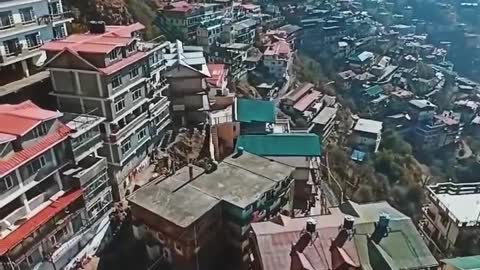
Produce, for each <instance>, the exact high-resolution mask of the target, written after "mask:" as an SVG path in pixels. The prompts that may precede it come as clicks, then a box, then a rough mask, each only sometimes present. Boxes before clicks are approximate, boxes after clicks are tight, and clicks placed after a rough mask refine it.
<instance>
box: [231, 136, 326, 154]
mask: <svg viewBox="0 0 480 270" xmlns="http://www.w3.org/2000/svg"><path fill="white" fill-rule="evenodd" d="M240 146H241V147H243V148H244V150H245V151H248V152H250V153H253V154H256V155H259V156H307V157H311V156H320V152H321V151H320V148H321V146H320V137H318V136H317V135H315V134H310V133H305V134H298V133H294V134H270V135H240V137H239V138H238V140H237V148H238V147H240Z"/></svg>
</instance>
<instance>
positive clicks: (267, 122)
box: [234, 98, 275, 134]
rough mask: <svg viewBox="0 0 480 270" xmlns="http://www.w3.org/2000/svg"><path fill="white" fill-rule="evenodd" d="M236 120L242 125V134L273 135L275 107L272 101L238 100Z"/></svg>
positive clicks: (235, 105) (235, 113)
mask: <svg viewBox="0 0 480 270" xmlns="http://www.w3.org/2000/svg"><path fill="white" fill-rule="evenodd" d="M234 110H235V111H234V120H235V121H236V122H239V123H240V133H241V134H267V133H272V132H273V129H274V123H275V105H274V104H273V102H271V101H264V100H256V99H246V98H236V99H235V104H234Z"/></svg>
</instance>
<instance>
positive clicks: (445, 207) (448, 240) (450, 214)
mask: <svg viewBox="0 0 480 270" xmlns="http://www.w3.org/2000/svg"><path fill="white" fill-rule="evenodd" d="M427 191H428V204H427V205H428V207H426V208H425V209H424V215H423V217H424V218H423V220H422V221H421V223H420V224H421V227H422V228H423V232H424V233H425V235H426V236H427V239H428V240H429V241H430V243H429V244H430V245H431V247H432V248H433V249H432V250H436V251H440V252H441V253H440V254H442V253H444V254H446V253H448V252H450V251H452V250H454V249H455V248H458V247H460V246H462V244H465V241H466V240H467V239H468V238H469V237H470V236H469V235H472V234H478V232H479V230H480V205H479V200H480V183H468V184H456V183H451V182H448V183H439V184H435V185H431V186H428V187H427Z"/></svg>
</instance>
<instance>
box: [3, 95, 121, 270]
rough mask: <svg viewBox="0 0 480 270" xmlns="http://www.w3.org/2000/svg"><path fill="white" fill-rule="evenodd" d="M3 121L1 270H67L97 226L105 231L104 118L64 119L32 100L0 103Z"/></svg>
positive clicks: (107, 194)
mask: <svg viewBox="0 0 480 270" xmlns="http://www.w3.org/2000/svg"><path fill="white" fill-rule="evenodd" d="M0 119H1V120H0V121H1V122H2V125H1V127H0V134H1V138H2V139H1V147H2V149H3V151H2V156H1V158H0V176H1V182H0V183H1V193H0V204H1V209H2V211H1V217H0V218H1V220H0V262H1V265H2V267H1V269H6V270H7V269H8V270H14V269H15V270H17V269H35V268H37V267H39V269H43V268H42V267H50V268H51V267H53V268H57V269H63V268H64V266H66V265H67V264H69V263H70V262H71V260H72V259H73V257H75V255H76V254H78V253H79V252H82V250H83V249H84V248H85V247H86V245H87V244H88V242H89V241H90V240H91V239H92V237H91V236H92V235H94V233H93V232H96V231H97V229H98V228H99V226H100V223H103V224H106V228H105V229H108V211H109V210H110V206H111V202H112V194H111V188H110V187H109V185H108V178H107V172H106V170H107V169H106V168H107V164H106V160H105V158H102V157H99V156H98V155H96V151H97V150H98V149H99V147H100V146H101V145H102V143H101V139H100V135H99V131H98V125H99V124H100V123H101V122H102V121H103V119H102V118H101V117H96V116H89V115H76V116H72V115H68V116H65V118H63V114H62V113H60V112H58V111H47V110H44V109H41V108H39V107H38V106H36V105H35V104H33V103H32V102H30V101H26V102H23V103H20V104H15V105H11V104H3V105H0ZM104 235H105V231H103V235H100V237H103V236H104ZM95 248H98V246H97V247H95ZM45 260H47V261H45ZM50 268H47V269H50Z"/></svg>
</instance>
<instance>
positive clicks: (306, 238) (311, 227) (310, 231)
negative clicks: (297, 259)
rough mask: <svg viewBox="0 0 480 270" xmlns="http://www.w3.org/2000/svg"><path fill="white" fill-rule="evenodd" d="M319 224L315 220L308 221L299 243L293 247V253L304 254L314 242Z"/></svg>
mask: <svg viewBox="0 0 480 270" xmlns="http://www.w3.org/2000/svg"><path fill="white" fill-rule="evenodd" d="M316 228H317V222H316V221H315V220H314V219H313V218H309V219H307V224H306V227H305V229H304V230H302V232H301V233H300V238H299V239H298V241H297V243H295V244H294V245H292V253H293V251H297V252H300V253H302V252H303V251H304V250H305V248H306V247H307V246H308V244H309V243H310V242H312V240H313V236H314V235H316Z"/></svg>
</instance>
